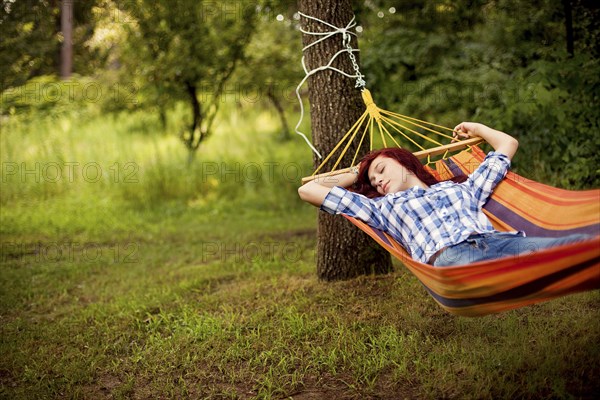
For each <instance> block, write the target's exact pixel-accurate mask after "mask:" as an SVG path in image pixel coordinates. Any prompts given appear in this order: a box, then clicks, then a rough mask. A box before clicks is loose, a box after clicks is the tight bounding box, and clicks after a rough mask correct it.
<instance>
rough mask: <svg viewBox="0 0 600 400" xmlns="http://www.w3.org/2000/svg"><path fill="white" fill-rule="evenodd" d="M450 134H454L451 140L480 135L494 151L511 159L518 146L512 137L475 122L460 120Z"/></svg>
mask: <svg viewBox="0 0 600 400" xmlns="http://www.w3.org/2000/svg"><path fill="white" fill-rule="evenodd" d="M452 135H453V136H454V139H452V141H453V142H454V141H457V140H459V138H461V137H462V138H472V137H481V138H482V139H483V140H485V141H486V142H488V143H489V144H490V145H491V146H492V147H493V148H494V150H495V151H497V152H499V153H502V154H504V155H506V156H507V157H508V158H509V159H512V157H513V156H514V155H515V153H516V151H517V148H518V147H519V142H518V141H517V139H515V138H514V137H512V136H510V135H508V134H506V133H504V132H501V131H498V130H496V129H492V128H490V127H488V126H485V125H483V124H480V123H477V122H461V123H460V124H458V125H456V127H455V128H454V132H453V133H452Z"/></svg>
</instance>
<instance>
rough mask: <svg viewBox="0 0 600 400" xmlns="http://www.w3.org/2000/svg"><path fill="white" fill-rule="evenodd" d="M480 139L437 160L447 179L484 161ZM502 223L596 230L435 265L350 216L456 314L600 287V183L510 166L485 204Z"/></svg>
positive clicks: (535, 230) (531, 230) (541, 231)
mask: <svg viewBox="0 0 600 400" xmlns="http://www.w3.org/2000/svg"><path fill="white" fill-rule="evenodd" d="M484 157H485V154H484V152H483V151H482V150H481V149H479V148H478V147H477V146H472V147H471V151H467V150H465V151H462V152H460V153H458V154H456V155H455V156H453V157H450V158H448V159H445V160H440V161H437V162H436V163H435V169H432V168H429V167H428V168H429V170H430V172H432V173H433V174H434V175H435V176H436V177H438V178H439V179H448V178H450V177H451V176H456V175H460V174H467V175H468V174H470V173H471V172H473V171H474V170H475V169H476V168H477V166H478V165H479V164H480V163H481V162H482V161H483V159H484ZM484 212H485V213H486V215H487V216H488V217H489V219H490V221H491V222H492V225H494V227H495V228H496V229H498V230H500V231H509V230H520V231H524V232H525V233H526V234H527V235H528V236H546V237H555V236H563V235H568V234H571V233H587V234H592V235H595V237H594V238H593V239H590V240H588V241H585V242H580V243H573V244H568V245H564V246H559V247H555V248H551V249H544V250H540V251H537V252H535V253H531V254H526V255H520V256H518V257H506V258H500V259H497V260H491V261H489V260H488V261H482V262H476V263H472V264H469V265H460V266H453V267H434V266H432V265H429V264H423V263H420V262H418V261H415V260H413V259H412V258H411V257H410V255H409V254H408V253H407V252H406V250H404V248H403V247H402V246H401V245H400V244H399V243H398V242H396V241H395V240H394V239H393V238H392V237H391V236H389V235H388V234H386V233H384V232H382V231H380V230H378V229H375V228H372V227H370V226H368V225H367V224H365V223H364V222H362V221H360V220H357V219H354V218H351V217H347V216H346V218H347V219H349V220H350V221H351V222H352V223H353V224H354V225H356V226H357V227H359V228H360V229H362V230H363V231H365V232H366V233H367V234H368V235H370V236H371V237H372V238H373V239H375V240H376V241H377V242H378V243H379V244H380V245H381V246H383V247H384V248H385V249H387V250H388V251H389V252H390V253H391V254H392V255H393V256H394V257H396V258H397V259H398V260H400V261H401V262H402V263H403V264H404V265H405V266H406V267H407V268H408V269H409V270H410V271H411V272H412V273H413V274H414V275H416V276H417V278H418V279H419V280H420V281H421V283H422V284H423V285H424V286H425V288H426V289H427V291H428V292H429V293H430V294H431V296H432V297H433V298H434V299H435V301H437V302H438V303H439V304H440V305H441V306H442V307H443V308H445V309H446V310H447V311H449V312H450V313H452V314H456V315H463V316H471V317H473V316H481V315H486V314H491V313H496V312H501V311H505V310H509V309H514V308H518V307H522V306H525V305H529V304H533V303H538V302H542V301H546V300H550V299H553V298H556V297H559V296H564V295H567V294H570V293H576V292H581V291H585V290H593V289H599V288H600V236H599V235H600V190H588V191H568V190H563V189H558V188H554V187H551V186H547V185H544V184H541V183H538V182H535V181H532V180H529V179H526V178H523V177H522V176H519V175H517V174H515V173H513V172H509V173H508V175H507V176H506V178H505V179H504V180H503V181H502V182H501V183H500V184H499V185H498V186H497V187H496V189H495V191H494V193H493V195H492V197H491V198H490V200H489V201H488V202H487V203H486V205H485V206H484Z"/></svg>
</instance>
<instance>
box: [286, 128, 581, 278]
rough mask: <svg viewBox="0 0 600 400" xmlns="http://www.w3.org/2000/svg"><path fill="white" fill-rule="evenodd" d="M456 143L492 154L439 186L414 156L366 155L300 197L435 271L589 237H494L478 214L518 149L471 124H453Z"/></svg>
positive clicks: (515, 144) (502, 135) (310, 186)
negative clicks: (392, 242)
mask: <svg viewBox="0 0 600 400" xmlns="http://www.w3.org/2000/svg"><path fill="white" fill-rule="evenodd" d="M454 137H455V138H458V137H461V138H473V137H481V138H483V139H484V140H485V141H486V142H488V143H489V144H490V145H491V146H492V148H493V149H494V151H491V152H489V153H488V154H487V156H486V157H485V160H484V161H483V162H482V163H481V165H480V166H479V167H478V168H477V169H476V170H475V171H474V172H473V173H472V174H471V175H469V176H468V177H464V176H463V177H462V179H461V178H453V179H452V180H449V181H441V182H440V181H438V180H437V179H436V178H435V177H434V176H433V175H431V174H430V173H429V172H427V170H426V169H425V168H424V167H423V165H422V164H421V162H420V161H419V160H418V159H417V158H416V157H415V156H414V155H413V154H412V153H411V152H409V151H407V150H404V149H399V148H386V149H382V150H377V151H373V152H371V153H369V154H367V155H366V156H365V157H364V158H363V159H362V160H361V162H360V164H359V166H358V168H354V169H353V170H352V171H351V172H347V173H343V174H340V175H335V176H329V177H321V178H315V179H314V180H312V181H309V182H308V183H306V184H304V185H303V186H301V187H300V188H299V189H298V194H299V195H300V198H301V199H302V200H304V201H306V202H308V203H310V204H312V205H314V206H316V207H319V208H320V209H321V210H323V211H326V212H328V213H330V214H345V215H348V216H350V217H354V218H357V219H359V220H361V221H364V222H365V223H366V224H368V225H370V226H372V227H374V228H377V229H380V230H382V231H384V232H387V233H388V234H390V235H391V236H392V237H393V238H394V239H396V241H398V242H399V243H400V244H402V246H403V247H404V248H405V249H406V250H407V251H408V252H409V253H410V255H411V257H412V258H413V259H415V260H417V261H420V262H422V263H428V264H431V265H433V266H440V267H441V266H452V265H464V264H469V263H472V262H476V261H483V260H490V259H496V258H501V257H508V256H512V257H515V256H518V255H519V254H524V253H530V252H533V251H537V250H539V249H542V248H547V247H553V246H558V245H562V244H567V243H572V242H577V241H582V240H585V239H586V238H588V237H589V236H588V235H583V234H573V235H569V236H564V237H559V238H546V237H528V236H525V234H524V233H523V232H499V231H497V230H495V229H494V228H493V227H492V224H491V223H490V221H489V219H488V218H487V217H486V215H485V214H484V213H483V211H482V207H483V205H484V204H485V203H486V201H487V199H488V198H489V197H490V195H491V194H492V192H493V190H494V188H495V187H496V185H497V184H498V183H499V182H500V181H502V179H504V177H505V176H506V173H507V172H508V169H509V168H510V162H511V159H512V157H513V156H514V154H515V152H516V151H517V148H518V146H519V144H518V142H517V140H516V139H515V138H513V137H512V136H510V135H508V134H506V133H504V132H501V131H498V130H495V129H492V128H489V127H487V126H485V125H482V124H479V123H474V122H463V123H461V124H459V125H457V126H456V128H454ZM349 188H352V189H351V190H349Z"/></svg>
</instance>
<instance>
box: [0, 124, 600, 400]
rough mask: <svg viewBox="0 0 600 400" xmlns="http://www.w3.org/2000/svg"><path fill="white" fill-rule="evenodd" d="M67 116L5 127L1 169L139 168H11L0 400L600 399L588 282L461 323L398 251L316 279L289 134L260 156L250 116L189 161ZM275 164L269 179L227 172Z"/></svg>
mask: <svg viewBox="0 0 600 400" xmlns="http://www.w3.org/2000/svg"><path fill="white" fill-rule="evenodd" d="M59 122H60V123H58V124H56V129H59V130H60V131H52V130H51V129H50V128H49V129H50V132H44V133H43V137H42V133H31V134H30V135H29V136H27V135H23V136H19V137H15V135H13V134H12V133H11V134H3V136H2V137H1V139H2V145H3V149H9V150H8V151H6V152H3V154H2V162H3V163H7V162H18V163H20V162H22V161H25V162H34V161H36V160H40V162H45V163H46V165H47V163H49V162H53V161H56V160H58V161H60V162H63V163H64V162H66V161H68V160H75V161H79V162H81V163H82V165H83V163H85V162H91V161H94V162H98V164H99V165H101V166H102V168H104V171H110V169H109V168H110V166H112V165H114V163H115V162H119V163H120V164H119V165H125V163H126V162H135V163H136V164H135V165H136V166H138V168H139V169H138V170H136V171H137V172H136V175H135V176H136V178H138V180H137V182H123V181H122V180H119V181H118V182H114V181H112V182H111V181H109V182H91V183H92V184H89V183H90V182H87V181H86V180H85V179H79V180H78V181H75V182H64V179H63V180H62V181H61V182H58V183H56V182H48V179H45V180H44V179H42V181H41V182H27V181H25V182H24V181H23V180H22V179H21V180H19V179H20V178H19V179H17V178H14V177H12V176H11V178H10V179H7V180H6V181H5V180H4V179H3V193H2V195H1V196H0V198H1V199H2V203H1V205H2V209H1V211H0V223H1V227H0V234H1V243H0V244H1V246H2V247H1V249H2V254H1V263H2V268H1V270H0V288H1V289H0V326H1V328H0V329H1V337H2V340H1V342H0V351H1V354H2V357H0V382H1V388H0V393H1V396H2V398H6V399H44V398H88V399H102V398H136V399H137V398H139V399H146V398H191V399H198V398H203V399H204V398H210V399H212V398H214V399H223V398H241V399H246V398H290V397H291V398H294V399H328V398H338V399H347V398H352V399H364V398H373V399H402V398H409V399H413V398H461V399H462V398H473V399H482V398H484V399H497V398H536V399H537V398H549V399H550V398H551V399H555V398H589V399H591V398H597V397H598V395H599V394H600V384H599V383H598V382H600V379H599V378H600V318H599V315H600V313H599V311H600V294H599V293H598V291H595V292H590V293H583V294H578V295H573V296H569V297H566V298H562V299H558V300H554V301H551V302H548V303H544V304H541V305H534V306H530V307H526V308H523V309H520V310H515V311H511V312H505V313H502V314H497V315H491V316H487V317H483V318H473V319H471V318H463V317H455V316H452V315H450V314H448V313H446V312H445V311H443V310H442V309H441V308H440V307H439V306H437V304H436V303H435V302H434V300H433V299H432V298H430V297H429V296H428V295H427V294H426V291H425V289H424V288H423V287H422V286H421V284H420V283H419V282H418V280H417V279H416V278H415V277H414V276H413V275H411V274H410V273H409V272H408V271H407V270H406V269H404V268H403V267H402V266H401V265H399V264H397V265H396V272H394V273H392V274H389V275H385V276H369V277H363V278H359V279H354V280H350V281H345V282H335V283H325V282H320V281H318V280H317V278H316V274H315V263H314V256H315V254H314V248H315V237H316V211H315V210H314V209H312V208H311V207H309V206H306V205H302V204H300V202H299V200H297V199H296V197H297V196H296V194H295V186H296V185H297V182H295V181H294V180H293V179H291V178H290V176H289V174H288V175H285V174H282V172H281V171H283V170H284V169H285V168H286V165H287V166H289V165H295V166H298V165H304V164H301V163H299V162H298V161H296V160H304V159H306V160H308V162H310V154H309V152H308V151H306V149H305V148H304V147H303V146H302V145H301V144H299V145H298V144H297V143H296V142H294V143H291V144H290V143H288V144H280V145H278V144H277V143H273V144H272V145H269V144H268V143H267V141H269V140H270V141H272V138H268V137H267V138H263V139H261V140H262V142H261V141H259V140H257V139H256V140H257V141H258V142H259V143H258V146H259V147H260V150H259V149H257V147H258V146H257V147H254V146H253V145H252V143H253V142H252V140H254V139H252V137H254V138H256V137H257V134H256V132H258V131H259V130H258V129H257V128H253V129H255V131H250V132H249V133H248V131H245V132H244V135H248V136H249V137H248V138H246V137H245V136H243V137H242V136H241V135H242V134H237V136H234V137H233V139H235V138H236V137H237V138H238V140H240V141H241V143H242V144H241V145H235V146H234V144H235V143H236V142H235V141H234V140H233V139H232V138H231V137H230V136H227V135H225V133H227V132H229V131H230V129H231V127H229V126H228V125H227V121H225V122H223V123H222V131H221V132H220V133H219V132H217V134H216V136H215V137H214V140H211V142H210V144H207V145H206V147H205V148H204V149H203V151H202V152H201V153H200V154H199V158H198V159H197V160H196V161H197V163H196V166H194V167H186V166H185V165H182V164H181V160H185V153H183V152H179V153H178V152H177V145H179V146H181V144H178V143H176V141H175V142H173V140H172V139H170V138H169V137H160V138H158V139H157V138H156V136H155V137H148V136H144V134H143V133H132V134H130V136H124V135H125V134H124V133H122V132H121V133H119V132H118V129H120V127H121V128H122V125H123V121H121V122H119V121H116V122H115V121H113V122H110V121H108V120H106V121H105V120H98V121H93V122H90V123H89V124H87V125H85V124H84V125H83V126H78V127H77V128H74V127H73V126H70V127H69V126H66V124H67V122H65V121H62V122H61V121H59ZM102 124H106V125H102ZM111 124H112V125H111ZM232 124H233V122H232ZM259 125H260V126H264V125H265V123H264V121H262V122H261V123H257V124H256V126H259ZM52 127H55V125H52ZM19 129H21V130H22V132H24V131H25V130H26V129H27V127H20V128H19ZM52 129H54V128H52ZM122 129H125V128H122ZM125 130H126V129H125ZM16 131H17V132H21V131H19V130H18V129H17V130H16ZM105 131H106V132H108V133H104V132H105ZM252 135H254V136H252ZM97 136H101V138H102V140H100V139H97ZM226 138H227V139H226ZM227 140H231V142H227ZM244 140H245V141H244ZM223 143H224V144H223ZM217 144H218V146H217ZM223 146H225V148H224V147H223ZM227 147H229V148H232V147H235V149H237V150H235V151H233V152H228V151H227ZM113 148H114V149H115V150H114V151H113V150H111V149H113ZM43 149H46V150H43ZM44 151H45V153H44ZM236 151H237V152H239V154H237V153H236ZM221 160H226V161H227V162H228V168H234V169H235V165H236V164H235V163H236V162H237V163H240V164H239V166H240V167H241V169H240V168H238V169H237V171H238V172H237V175H236V173H235V172H234V173H232V174H231V175H230V176H232V178H231V179H230V180H229V181H228V178H227V176H225V175H223V173H222V171H221V172H219V173H218V174H213V173H212V172H211V173H210V174H207V172H206V171H204V172H203V171H202V170H201V169H199V168H201V167H202V166H204V167H206V166H208V165H210V166H211V167H213V166H215V165H217V164H214V163H219V162H221ZM273 160H277V161H278V162H279V165H277V167H276V173H275V174H274V177H266V175H267V174H264V173H263V176H262V178H261V179H254V178H252V179H250V178H249V177H248V176H246V179H236V178H235V177H239V176H240V174H242V175H243V173H241V172H239V171H243V166H248V165H251V164H250V163H255V164H257V165H259V166H260V167H261V168H263V170H262V171H263V172H264V171H265V169H264V168H266V167H265V165H267V164H266V163H267V162H272V161H273ZM58 161H57V162H58ZM208 162H211V163H213V164H208ZM293 163H295V164H293ZM11 165H12V164H11ZM252 165H254V164H252ZM232 166H233V167H232ZM254 166H256V165H254ZM211 171H212V170H211ZM203 174H204V175H203ZM109 176H110V175H109ZM198 176H201V177H206V179H199V178H198ZM3 178H4V175H3ZM88 178H89V177H88ZM88 180H89V179H88Z"/></svg>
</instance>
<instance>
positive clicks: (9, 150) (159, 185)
mask: <svg viewBox="0 0 600 400" xmlns="http://www.w3.org/2000/svg"><path fill="white" fill-rule="evenodd" d="M227 106H230V105H228V104H226V105H225V107H226V108H227ZM222 115H224V117H222V118H221V119H219V120H218V121H217V122H216V124H215V129H214V133H213V135H212V136H210V137H209V139H207V140H206V141H205V142H203V143H202V145H201V146H200V148H199V150H198V151H197V153H196V154H195V159H194V161H193V162H192V163H188V156H189V155H188V151H187V149H186V148H185V147H184V145H183V143H182V142H180V140H179V139H178V135H177V134H178V133H179V132H180V130H181V129H182V127H183V126H184V123H183V121H185V120H186V119H185V118H186V114H185V111H184V109H182V108H181V107H180V108H177V109H175V110H174V111H173V112H172V113H171V114H170V115H169V121H170V122H169V124H168V126H167V129H166V130H163V128H162V127H161V126H160V123H159V120H158V118H156V117H154V116H153V115H152V114H150V113H148V112H137V113H128V114H118V115H113V116H106V117H104V116H95V117H91V118H89V117H85V116H77V115H74V114H70V115H58V116H56V115H54V116H52V115H50V116H46V117H43V118H38V119H36V120H33V121H32V120H29V119H25V118H22V117H21V118H12V119H11V120H9V121H8V123H7V124H6V126H5V129H3V134H2V135H1V136H0V145H1V146H2V149H3V150H2V152H1V155H0V162H1V164H2V191H1V192H0V204H2V206H3V207H2V208H3V216H2V217H3V219H4V222H6V224H3V227H2V228H1V229H2V232H4V233H8V232H12V233H15V232H17V231H19V230H21V229H23V230H24V232H34V231H37V232H47V233H48V234H54V233H56V232H57V231H59V230H62V231H63V232H65V233H66V232H74V231H77V230H80V231H81V230H82V229H84V227H85V229H91V227H94V226H95V227H99V226H103V225H104V226H109V227H111V228H112V229H115V230H117V231H118V230H119V226H120V225H122V224H123V223H125V222H127V221H126V219H123V218H121V217H120V216H118V215H117V214H120V213H121V212H122V211H123V210H124V209H128V210H130V211H132V212H129V213H127V215H128V218H133V216H134V215H135V213H143V212H145V210H146V211H147V210H150V209H153V208H157V207H163V206H166V205H168V209H170V210H172V209H177V207H180V208H182V209H185V208H190V207H191V208H194V209H197V210H198V211H200V212H203V211H206V210H209V211H210V212H211V213H215V212H229V211H234V210H235V212H237V213H243V212H251V211H252V209H261V210H262V209H265V208H266V209H270V210H273V211H281V212H283V210H285V209H289V208H290V207H292V208H294V207H298V206H299V204H300V203H299V201H298V199H297V195H296V194H295V191H296V190H295V189H296V187H297V185H298V183H299V180H300V178H301V177H302V176H304V175H305V174H308V173H309V168H310V154H309V152H308V151H307V150H306V148H305V147H303V145H302V144H301V143H300V142H299V141H288V142H280V141H278V140H276V138H275V136H276V133H275V132H276V131H277V129H278V122H277V120H276V119H275V117H274V116H273V115H271V114H270V113H268V112H265V111H257V110H254V109H252V108H240V107H234V106H231V107H230V109H226V110H225V112H224V113H223V114H222ZM119 210H120V211H119ZM129 222H132V223H133V224H135V223H136V221H129ZM52 226H56V229H51V227H52Z"/></svg>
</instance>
